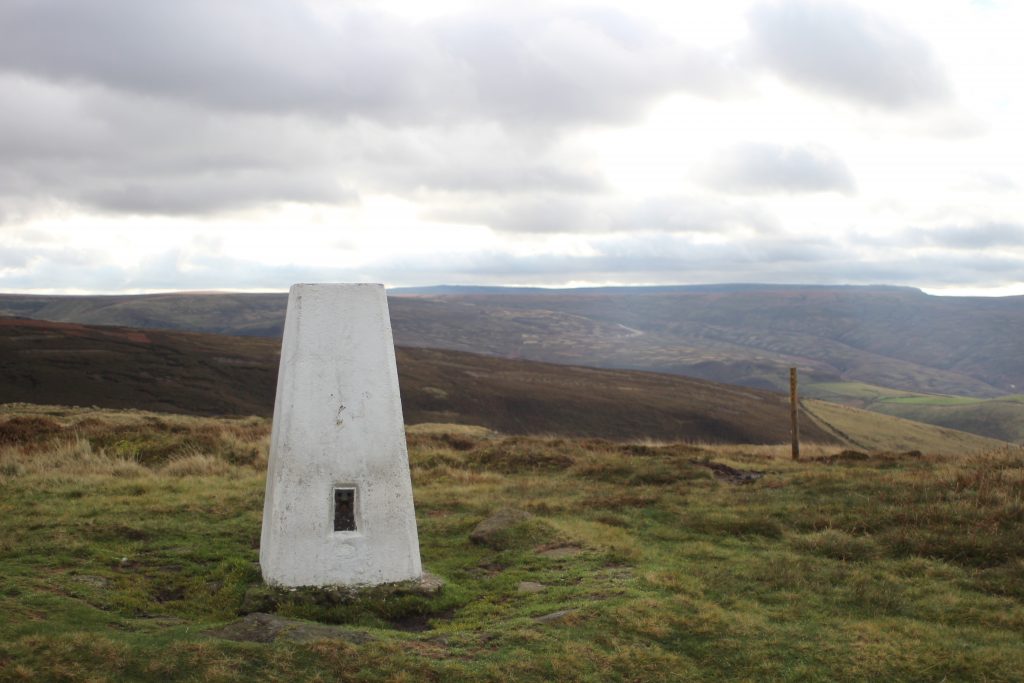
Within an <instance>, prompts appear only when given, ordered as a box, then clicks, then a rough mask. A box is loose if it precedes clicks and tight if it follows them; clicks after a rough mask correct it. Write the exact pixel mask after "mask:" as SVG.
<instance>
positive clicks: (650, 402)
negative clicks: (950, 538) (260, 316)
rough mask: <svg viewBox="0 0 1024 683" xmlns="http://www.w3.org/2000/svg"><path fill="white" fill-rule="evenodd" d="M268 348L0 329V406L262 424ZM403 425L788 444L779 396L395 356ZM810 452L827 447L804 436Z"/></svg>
mask: <svg viewBox="0 0 1024 683" xmlns="http://www.w3.org/2000/svg"><path fill="white" fill-rule="evenodd" d="M278 356H279V345H278V343H277V342H276V341H274V340H270V339H261V338H252V337H227V336H222V335H203V334H192V333H183V332H166V331H161V330H133V329H127V328H115V327H96V326H86V325H74V324H67V323H47V322H41V321H26V320H15V319H2V318H0V403H2V402H15V401H24V402H32V403H60V404H70V405H86V406H88V405H98V406H106V407H115V408H124V407H138V408H146V409H152V410H173V411H177V412H185V413H191V414H199V415H216V414H227V415H232V414H233V415H250V414H256V415H270V414H271V412H272V411H273V405H274V388H275V386H276V381H277V364H278ZM398 367H399V380H400V384H401V390H402V401H403V409H404V412H405V418H406V420H407V421H408V422H410V423H418V422H462V423H467V424H478V425H485V426H487V427H490V428H492V429H498V430H501V431H504V432H508V433H557V434H567V435H583V436H600V437H607V438H638V437H645V436H646V437H650V438H655V439H688V440H693V441H713V442H723V441H724V442H739V443H765V442H781V441H785V440H786V439H788V425H789V421H788V420H789V417H788V412H787V411H788V407H787V403H786V401H785V399H784V398H783V397H782V396H781V395H778V394H771V393H768V392H763V391H756V390H752V389H745V388H742V387H730V386H726V385H720V384H714V383H711V382H704V381H700V380H690V379H686V378H682V377H672V376H667V375H654V374H651V373H640V372H624V371H606V370H594V369H590V368H577V367H569V366H562V365H551V364H544V363H531V362H527V361H511V360H507V359H501V358H490V357H485V356H478V355H473V354H467V353H457V352H452V351H432V350H427V349H399V350H398ZM806 438H807V439H808V440H810V441H822V442H828V441H830V440H831V439H832V437H831V436H830V435H829V434H828V433H827V432H823V431H821V430H816V429H814V428H813V427H812V428H809V429H808V431H807V433H806Z"/></svg>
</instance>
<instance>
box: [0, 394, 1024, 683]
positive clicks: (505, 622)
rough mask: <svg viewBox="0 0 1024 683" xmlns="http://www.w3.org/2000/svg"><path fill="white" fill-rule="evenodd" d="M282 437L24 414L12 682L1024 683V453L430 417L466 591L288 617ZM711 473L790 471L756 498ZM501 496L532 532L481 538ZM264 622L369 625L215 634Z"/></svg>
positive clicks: (7, 542)
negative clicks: (751, 441) (278, 565)
mask: <svg viewBox="0 0 1024 683" xmlns="http://www.w3.org/2000/svg"><path fill="white" fill-rule="evenodd" d="M268 431H269V424H268V422H267V421H266V420H262V419H246V420H214V419H206V418H187V417H179V416H172V415H158V414H153V413H142V412H132V411H98V410H91V409H61V408H34V407H26V406H22V407H19V408H18V409H11V408H0V518H2V519H3V524H0V613H2V614H4V619H0V680H154V681H166V680H225V681H231V680H318V679H319V680H333V679H338V680H368V681H416V680H436V681H442V680H488V681H505V680H526V681H530V680H534V681H548V680H591V681H616V680H622V681H626V680H630V681H632V680H639V681H646V680H651V681H662V680H821V681H860V680H891V681H918V680H942V679H946V680H989V681H1011V680H1018V679H1019V675H1020V671H1021V670H1024V644H1022V641H1021V638H1020V634H1021V632H1024V588H1022V587H1024V533H1022V531H1024V510H1022V499H1024V453H1022V452H1021V450H1020V449H1013V448H1002V449H995V450H992V451H989V452H985V453H979V454H973V455H963V456H951V455H935V454H931V453H927V452H925V453H911V452H873V451H864V452H862V453H859V454H850V453H847V454H845V455H844V454H843V453H842V451H841V449H839V448H836V447H831V448H830V447H824V446H805V448H804V456H805V457H804V459H803V460H801V461H800V462H793V461H792V460H790V458H789V450H788V447H787V446H784V445H783V446H718V445H709V444H678V443H666V442H657V441H637V442H632V443H618V442H612V441H606V440H600V439H564V438H558V437H553V436H547V437H521V436H519V437H507V436H503V435H501V434H495V433H492V432H489V431H487V430H483V429H474V428H466V427H459V426H456V427H452V428H450V429H449V428H446V427H444V426H441V425H430V426H428V427H418V428H414V429H410V430H409V445H410V463H411V467H412V476H413V482H414V491H415V496H416V509H417V516H418V525H419V532H420V541H421V551H422V555H423V560H424V564H425V566H426V568H428V569H429V570H431V571H433V572H435V573H437V574H440V575H441V576H443V577H444V578H445V579H446V580H447V586H446V588H445V590H444V591H443V592H442V593H441V594H440V595H439V596H434V597H424V596H416V595H399V596H392V597H384V594H383V593H382V594H380V595H378V594H376V593H374V592H370V593H367V594H362V595H356V596H349V595H348V594H344V593H336V594H330V593H325V594H323V595H320V596H319V597H316V596H314V597H313V598H307V597H303V596H301V595H298V594H296V595H294V596H292V597H285V598H278V599H277V600H275V601H271V602H266V601H265V594H264V593H261V591H262V590H263V589H262V588H261V584H260V579H259V569H258V565H257V564H256V561H257V557H258V543H259V532H260V516H261V512H262V494H263V486H264V474H263V469H264V466H265V462H266V445H267V435H268ZM707 463H722V464H728V465H729V466H731V467H734V468H738V469H748V470H757V471H759V472H764V473H765V474H764V476H763V477H762V478H761V479H758V480H757V481H755V482H753V483H749V484H742V485H737V484H734V483H730V481H728V480H726V479H721V478H719V477H718V476H717V475H716V473H715V472H713V471H712V470H711V469H709V468H708V467H706V466H705V465H706V464H707ZM502 508H513V509H519V510H523V511H526V512H529V513H531V515H532V517H529V518H528V520H527V521H526V522H524V523H522V524H520V525H519V526H517V527H516V528H514V529H510V530H509V533H508V535H507V537H502V538H501V541H500V542H495V543H493V544H491V545H477V544H474V543H471V542H470V540H469V534H470V532H471V531H472V530H473V528H474V527H475V526H476V525H477V524H478V523H479V522H480V521H481V520H483V519H484V518H486V517H488V516H489V515H490V514H491V513H493V512H494V511H495V510H498V509H502ZM523 582H531V585H532V584H540V585H541V586H542V589H541V590H539V591H525V592H524V591H521V590H520V585H521V584H522V583H523ZM253 610H275V611H277V613H278V614H279V615H282V616H288V617H292V618H305V619H312V620H316V621H320V622H324V623H331V624H341V625H344V627H345V628H350V629H352V630H355V631H358V632H359V633H360V634H364V635H365V636H368V638H365V639H363V640H360V641H359V642H358V643H356V642H347V641H344V640H321V641H314V642H311V643H290V642H276V643H273V644H257V643H234V642H230V641H223V640H217V639H212V638H210V637H207V636H205V635H203V632H204V631H205V630H206V629H208V628H211V627H214V626H221V625H223V624H225V623H227V622H230V621H232V620H234V619H236V618H238V616H239V615H240V614H243V613H246V612H250V611H253ZM551 614H557V615H559V616H557V617H556V618H553V619H551V620H548V621H547V622H544V621H537V620H536V618H537V617H542V616H544V615H551ZM364 641H365V642H364Z"/></svg>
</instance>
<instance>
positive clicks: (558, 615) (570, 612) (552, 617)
mask: <svg viewBox="0 0 1024 683" xmlns="http://www.w3.org/2000/svg"><path fill="white" fill-rule="evenodd" d="M577 613H579V610H578V609H562V610H558V611H557V612H552V613H551V614H545V615H544V616H540V617H534V618H533V620H534V621H536V622H537V623H538V624H558V623H562V622H564V621H569V620H570V619H571V618H572V617H573V616H575V615H576V614H577Z"/></svg>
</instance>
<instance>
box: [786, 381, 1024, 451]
mask: <svg viewBox="0 0 1024 683" xmlns="http://www.w3.org/2000/svg"><path fill="white" fill-rule="evenodd" d="M803 393H804V395H806V396H808V397H814V398H820V399H823V400H826V401H830V402H832V403H845V404H848V405H853V406H856V407H859V408H864V409H866V410H870V411H873V412H878V413H884V414H887V415H893V416H895V417H901V418H905V419H908V420H915V421H917V422H927V423H928V424H933V425H938V426H942V427H947V428H949V429H956V430H961V431H965V432H971V433H972V434H981V435H984V436H989V437H991V438H994V439H1000V440H1002V441H1011V442H1014V443H1024V396H1021V395H1015V396H1002V397H999V398H989V399H982V398H974V397H971V396H944V395H938V394H917V393H913V392H907V391H898V390H893V389H886V388H885V387H878V386H873V385H870V384H863V383H860V382H830V383H820V384H810V385H807V386H805V387H804V389H803Z"/></svg>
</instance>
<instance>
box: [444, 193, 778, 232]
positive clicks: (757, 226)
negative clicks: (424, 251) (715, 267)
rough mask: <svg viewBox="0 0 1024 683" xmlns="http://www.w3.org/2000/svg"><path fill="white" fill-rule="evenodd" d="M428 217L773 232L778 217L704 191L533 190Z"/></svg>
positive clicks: (524, 224) (558, 227) (536, 228)
mask: <svg viewBox="0 0 1024 683" xmlns="http://www.w3.org/2000/svg"><path fill="white" fill-rule="evenodd" d="M425 217H426V218H430V219H433V220H439V221H447V222H453V223H478V224H482V225H486V226H488V227H490V228H491V229H493V230H497V231H500V232H516V233H601V232H648V233H649V232H663V233H718V234H728V233H736V232H738V231H754V232H757V233H772V232H776V231H777V230H778V229H779V227H780V226H779V225H778V222H777V220H776V219H775V218H774V217H773V216H771V215H770V214H768V213H766V212H764V211H763V210H761V209H760V208H759V207H757V206H756V205H753V204H750V203H746V202H729V201H722V200H715V201H711V200H709V199H706V198H702V197H699V196H692V197H690V196H666V197H647V198H643V199H617V198H608V197H600V196H593V197H591V196H567V195H557V194H550V193H539V194H529V195H525V196H522V197H509V198H504V199H501V200H490V201H477V202H473V201H463V202H460V203H459V204H458V205H448V206H441V207H439V208H435V209H433V210H431V211H429V212H426V213H425Z"/></svg>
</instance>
